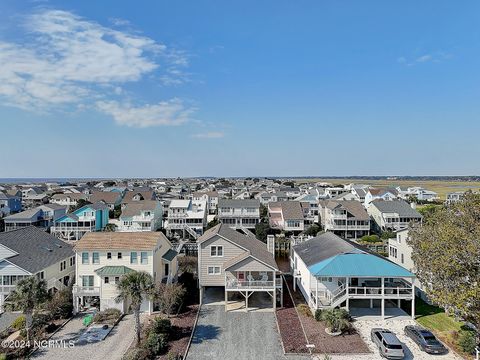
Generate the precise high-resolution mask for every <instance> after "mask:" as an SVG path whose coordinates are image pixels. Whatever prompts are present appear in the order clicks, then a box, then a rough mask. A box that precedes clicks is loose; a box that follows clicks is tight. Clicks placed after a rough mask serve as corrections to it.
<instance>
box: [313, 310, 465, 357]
mask: <svg viewBox="0 0 480 360" xmlns="http://www.w3.org/2000/svg"><path fill="white" fill-rule="evenodd" d="M354 325H355V327H356V328H357V330H358V332H359V334H360V336H361V337H362V338H363V340H365V342H366V343H367V345H368V347H369V348H370V349H371V350H372V351H373V354H368V355H355V360H357V359H358V360H378V359H383V358H382V357H381V356H380V353H379V351H378V349H377V347H376V346H375V345H374V344H373V343H372V341H371V340H370V330H371V329H372V328H374V327H377V328H378V327H380V328H386V329H388V330H390V331H393V332H394V333H395V334H396V335H397V337H398V339H399V340H400V341H401V342H402V343H403V345H404V349H405V350H406V351H405V355H406V356H405V359H406V360H411V359H415V360H434V359H439V360H461V359H462V358H461V357H459V356H457V355H456V354H454V353H453V352H452V351H450V352H449V353H448V354H445V355H429V354H427V353H424V352H423V351H421V350H420V348H419V347H418V345H417V344H415V343H414V342H413V341H412V340H411V339H410V338H409V337H407V336H405V335H404V333H403V328H404V327H405V326H407V325H418V324H417V323H416V322H415V321H413V320H411V319H401V320H400V319H398V318H397V319H392V320H384V321H382V320H358V321H356V322H355V324H354ZM323 358H324V356H323V355H320V356H315V357H314V359H318V360H323ZM351 359H352V356H351V355H332V356H331V360H351Z"/></svg>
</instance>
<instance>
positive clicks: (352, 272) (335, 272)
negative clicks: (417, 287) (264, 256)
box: [308, 253, 415, 277]
mask: <svg viewBox="0 0 480 360" xmlns="http://www.w3.org/2000/svg"><path fill="white" fill-rule="evenodd" d="M308 270H309V271H310V272H311V273H312V274H313V275H315V276H325V277H327V276H328V277H344V276H348V277H415V275H414V274H412V273H411V272H410V271H408V270H406V269H404V268H403V267H401V266H399V265H397V264H394V263H392V262H391V261H388V260H386V259H382V258H381V257H379V256H376V255H372V254H367V253H344V254H338V255H335V256H332V257H331V258H328V259H325V260H323V261H320V262H318V263H316V264H314V265H311V266H309V267H308Z"/></svg>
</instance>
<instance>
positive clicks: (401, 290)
mask: <svg viewBox="0 0 480 360" xmlns="http://www.w3.org/2000/svg"><path fill="white" fill-rule="evenodd" d="M348 295H349V296H355V297H356V296H359V297H370V296H375V295H379V296H381V295H384V296H387V297H389V296H394V297H408V298H410V297H411V296H412V288H411V287H410V288H406V287H385V288H384V292H383V294H382V288H381V287H349V288H348Z"/></svg>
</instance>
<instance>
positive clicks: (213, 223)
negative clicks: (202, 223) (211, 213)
mask: <svg viewBox="0 0 480 360" xmlns="http://www.w3.org/2000/svg"><path fill="white" fill-rule="evenodd" d="M217 225H218V219H217V218H215V219H213V220H212V221H209V222H208V224H207V230H208V229H211V228H212V227H214V226H217Z"/></svg>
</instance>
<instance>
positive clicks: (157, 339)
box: [144, 332, 168, 355]
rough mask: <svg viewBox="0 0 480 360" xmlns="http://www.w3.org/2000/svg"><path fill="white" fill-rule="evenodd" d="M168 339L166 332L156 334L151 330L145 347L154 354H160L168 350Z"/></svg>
mask: <svg viewBox="0 0 480 360" xmlns="http://www.w3.org/2000/svg"><path fill="white" fill-rule="evenodd" d="M167 346H168V341H167V337H166V335H165V334H156V333H154V332H151V333H150V334H148V337H147V340H146V341H145V344H144V347H145V349H147V350H148V351H150V353H151V354H152V355H158V354H161V353H163V352H164V351H165V350H167Z"/></svg>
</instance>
